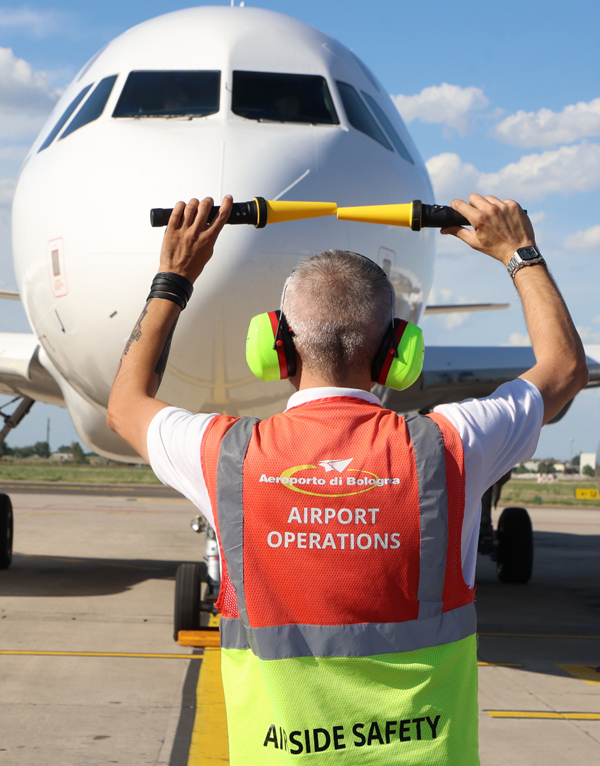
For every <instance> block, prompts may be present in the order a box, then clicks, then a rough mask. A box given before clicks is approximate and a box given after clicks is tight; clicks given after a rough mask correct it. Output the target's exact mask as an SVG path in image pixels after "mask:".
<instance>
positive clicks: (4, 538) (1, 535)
mask: <svg viewBox="0 0 600 766" xmlns="http://www.w3.org/2000/svg"><path fill="white" fill-rule="evenodd" d="M12 547H13V509H12V503H11V502H10V497H9V496H8V495H3V494H0V569H8V567H9V566H10V563H11V561H12Z"/></svg>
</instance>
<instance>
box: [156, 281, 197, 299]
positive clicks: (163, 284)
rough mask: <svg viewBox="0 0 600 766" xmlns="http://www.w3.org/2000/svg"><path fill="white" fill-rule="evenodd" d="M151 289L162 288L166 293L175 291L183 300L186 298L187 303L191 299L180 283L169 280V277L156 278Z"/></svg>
mask: <svg viewBox="0 0 600 766" xmlns="http://www.w3.org/2000/svg"><path fill="white" fill-rule="evenodd" d="M150 289H151V290H162V291H163V292H165V293H174V294H175V295H178V296H179V297H180V298H181V299H182V300H184V301H185V302H186V304H187V302H188V300H189V295H188V294H187V293H186V291H185V290H184V289H183V288H182V287H179V285H176V284H175V282H169V281H168V280H167V279H156V278H155V279H154V281H153V282H152V287H151V288H150Z"/></svg>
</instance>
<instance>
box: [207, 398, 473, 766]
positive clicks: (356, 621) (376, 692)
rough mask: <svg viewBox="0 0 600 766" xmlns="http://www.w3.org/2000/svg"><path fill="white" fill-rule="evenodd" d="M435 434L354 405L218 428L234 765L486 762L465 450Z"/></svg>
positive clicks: (223, 423) (318, 406)
mask: <svg viewBox="0 0 600 766" xmlns="http://www.w3.org/2000/svg"><path fill="white" fill-rule="evenodd" d="M435 419H436V420H437V421H438V423H436V422H434V420H433V419H432V418H429V417H421V416H414V417H412V418H409V419H408V421H407V420H405V419H404V418H399V417H398V415H397V414H396V413H393V412H390V411H389V410H384V409H382V408H381V407H379V406H377V405H375V404H373V403H371V402H368V401H365V400H364V399H360V398H352V397H347V396H346V397H339V398H335V397H333V398H332V397H328V398H324V399H321V400H319V399H316V400H313V401H311V402H307V403H304V404H302V405H301V406H298V407H294V408H292V409H289V410H287V411H286V412H285V413H283V414H281V415H276V416H274V417H272V418H270V419H268V420H266V421H263V422H259V423H257V422H256V421H253V420H251V419H241V420H234V419H232V418H228V417H217V418H215V419H214V420H213V421H212V422H211V425H210V426H209V428H208V429H207V432H206V435H205V437H204V440H203V443H202V464H203V472H204V475H205V476H206V477H207V486H208V490H209V495H210V497H211V502H212V505H213V508H216V510H217V519H218V524H217V530H218V532H219V539H220V543H221V550H222V553H223V560H224V562H225V566H224V569H223V582H222V590H221V597H220V599H219V602H218V605H219V607H220V609H221V611H222V613H223V617H222V620H221V637H222V650H223V658H222V665H223V679H224V687H225V693H226V701H227V708H228V716H229V721H230V725H231V727H232V733H230V748H231V757H232V761H233V762H239V763H244V764H263V763H270V762H273V763H275V762H278V763H281V762H285V760H286V758H287V757H291V756H294V758H293V759H292V760H294V761H296V760H297V758H298V756H304V757H310V756H311V754H312V755H313V756H314V753H315V752H319V753H323V756H321V758H324V757H325V753H327V754H331V756H333V757H336V759H339V757H340V753H339V752H337V751H341V750H347V752H346V753H344V762H345V763H359V762H360V763H365V762H367V763H368V762H376V763H420V762H423V761H424V760H431V761H433V762H443V763H449V764H451V763H456V764H461V766H464V765H465V764H476V763H478V759H477V668H476V645H475V637H474V633H475V613H474V609H473V605H472V601H473V591H472V590H470V589H469V588H468V586H467V585H466V583H465V582H464V579H463V577H462V562H461V557H460V537H461V529H462V514H463V510H464V471H463V470H462V469H463V461H462V444H461V442H460V439H459V438H458V434H457V432H456V429H455V428H454V426H452V425H451V424H450V423H449V422H448V421H446V419H445V418H443V416H437V417H436V418H435ZM446 466H450V471H449V473H450V476H449V477H447V476H446ZM448 489H450V492H448ZM449 496H450V497H451V498H452V501H451V503H449V502H448V497H449ZM221 530H223V532H222V533H221ZM233 594H235V602H233V599H232V595H233ZM233 603H235V606H233ZM241 678H244V679H245V684H244V686H245V689H244V690H241V689H240V686H239V681H240V679H241ZM234 732H236V733H237V734H236V733H234ZM282 751H283V752H282ZM288 753H289V756H287V755H284V754H288Z"/></svg>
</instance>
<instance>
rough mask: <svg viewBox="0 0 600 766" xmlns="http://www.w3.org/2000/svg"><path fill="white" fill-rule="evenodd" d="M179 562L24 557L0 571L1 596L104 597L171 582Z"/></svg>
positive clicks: (15, 555) (16, 556)
mask: <svg viewBox="0 0 600 766" xmlns="http://www.w3.org/2000/svg"><path fill="white" fill-rule="evenodd" d="M181 563H182V562H181V561H151V560H144V559H94V558H76V557H67V556H26V555H23V554H19V553H15V554H14V556H13V562H12V565H11V567H10V569H6V570H2V571H0V594H1V595H2V596H5V597H6V596H9V597H10V596H14V597H20V598H23V597H25V598H26V597H44V596H52V597H61V596H62V597H72V596H106V595H110V594H114V593H121V592H123V591H126V590H129V589H131V588H132V587H133V586H135V585H137V584H138V583H140V582H144V581H145V580H174V579H175V573H176V571H177V567H178V566H179V564H181Z"/></svg>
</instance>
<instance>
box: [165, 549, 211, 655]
mask: <svg viewBox="0 0 600 766" xmlns="http://www.w3.org/2000/svg"><path fill="white" fill-rule="evenodd" d="M207 579H208V572H207V568H206V564H205V563H204V562H200V563H194V564H180V565H179V566H178V567H177V575H176V577H175V616H174V630H173V638H174V640H175V641H177V637H178V634H179V631H180V630H200V598H201V592H202V583H203V582H206V581H207Z"/></svg>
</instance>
